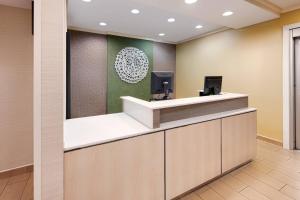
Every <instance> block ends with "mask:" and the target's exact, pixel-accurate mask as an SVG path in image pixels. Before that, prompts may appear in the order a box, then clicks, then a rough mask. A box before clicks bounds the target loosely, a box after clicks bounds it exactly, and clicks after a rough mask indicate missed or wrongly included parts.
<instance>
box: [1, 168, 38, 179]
mask: <svg viewBox="0 0 300 200" xmlns="http://www.w3.org/2000/svg"><path fill="white" fill-rule="evenodd" d="M27 172H33V165H26V166H22V167H18V168H14V169H9V170H5V171H0V178H6V177H10V176H16V175H18V174H24V173H27Z"/></svg>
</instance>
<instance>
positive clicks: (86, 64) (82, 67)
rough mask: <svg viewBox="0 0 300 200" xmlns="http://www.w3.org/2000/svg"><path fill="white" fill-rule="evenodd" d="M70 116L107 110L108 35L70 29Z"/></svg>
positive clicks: (100, 112)
mask: <svg viewBox="0 0 300 200" xmlns="http://www.w3.org/2000/svg"><path fill="white" fill-rule="evenodd" d="M70 37H71V38H70V40H71V41H70V43H71V44H70V47H71V69H70V70H71V72H70V73H71V76H70V78H71V80H70V81H71V91H70V92H71V118H77V117H86V116H93V115H101V114H105V113H106V90H107V38H106V36H104V35H99V34H93V33H86V32H79V31H71V36H70Z"/></svg>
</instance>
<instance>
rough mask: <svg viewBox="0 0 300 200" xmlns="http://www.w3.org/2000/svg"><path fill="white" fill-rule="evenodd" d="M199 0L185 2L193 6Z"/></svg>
mask: <svg viewBox="0 0 300 200" xmlns="http://www.w3.org/2000/svg"><path fill="white" fill-rule="evenodd" d="M197 1H198V0H184V2H185V3H186V4H193V3H196V2H197Z"/></svg>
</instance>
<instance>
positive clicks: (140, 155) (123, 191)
mask: <svg viewBox="0 0 300 200" xmlns="http://www.w3.org/2000/svg"><path fill="white" fill-rule="evenodd" d="M64 160H65V173H64V182H65V200H82V199H88V200H99V199H103V200H115V199H116V200H138V199H140V200H153V199H155V200H163V199H164V133H163V132H159V133H154V134H149V135H145V136H140V137H135V138H131V139H126V140H122V141H117V142H113V143H108V144H103V145H98V146H94V147H90V148H86V149H81V150H77V151H72V152H68V153H65V158H64Z"/></svg>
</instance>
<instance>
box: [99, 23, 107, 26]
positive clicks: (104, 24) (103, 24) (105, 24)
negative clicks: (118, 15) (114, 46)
mask: <svg viewBox="0 0 300 200" xmlns="http://www.w3.org/2000/svg"><path fill="white" fill-rule="evenodd" d="M99 25H100V26H107V23H105V22H100V23H99Z"/></svg>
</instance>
